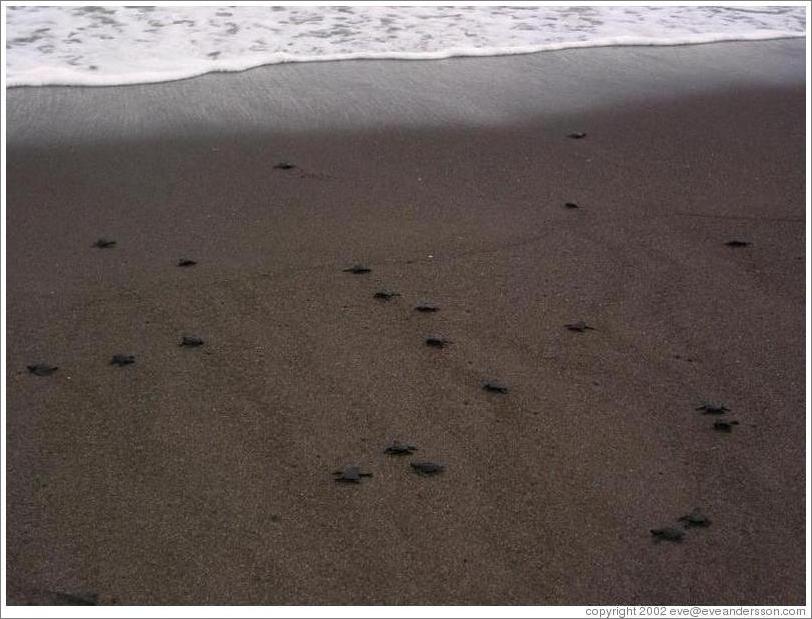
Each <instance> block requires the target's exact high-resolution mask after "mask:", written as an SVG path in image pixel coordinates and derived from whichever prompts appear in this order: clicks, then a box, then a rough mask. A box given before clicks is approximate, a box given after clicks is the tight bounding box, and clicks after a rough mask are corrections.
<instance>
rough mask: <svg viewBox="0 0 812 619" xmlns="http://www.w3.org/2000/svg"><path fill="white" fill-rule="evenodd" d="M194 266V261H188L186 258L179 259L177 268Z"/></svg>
mask: <svg viewBox="0 0 812 619" xmlns="http://www.w3.org/2000/svg"><path fill="white" fill-rule="evenodd" d="M196 264H197V262H195V261H194V260H189V259H188V258H181V259H180V260H178V266H179V267H193V266H194V265H196Z"/></svg>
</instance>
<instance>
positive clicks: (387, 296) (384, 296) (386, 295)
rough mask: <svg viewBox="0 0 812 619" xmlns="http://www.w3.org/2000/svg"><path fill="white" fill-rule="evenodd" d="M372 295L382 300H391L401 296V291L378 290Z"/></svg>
mask: <svg viewBox="0 0 812 619" xmlns="http://www.w3.org/2000/svg"><path fill="white" fill-rule="evenodd" d="M372 296H373V297H375V298H376V299H379V300H381V301H390V300H391V299H393V298H395V297H399V296H400V293H399V292H392V291H391V290H379V291H378V292H376V293H375V294H374V295H372Z"/></svg>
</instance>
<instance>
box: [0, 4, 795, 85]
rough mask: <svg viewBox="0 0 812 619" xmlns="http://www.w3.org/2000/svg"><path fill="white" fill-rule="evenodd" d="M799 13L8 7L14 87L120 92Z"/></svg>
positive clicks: (771, 32) (772, 29) (689, 36)
mask: <svg viewBox="0 0 812 619" xmlns="http://www.w3.org/2000/svg"><path fill="white" fill-rule="evenodd" d="M805 29H806V13H805V9H804V8H803V7H799V6H790V7H787V6H771V7H751V8H747V7H730V6H728V7H712V6H691V7H675V6H663V7H655V6H628V7H624V6H611V7H606V6H604V7H575V6H573V7H552V6H501V7H499V6H451V7H434V6H422V7H418V6H406V7H376V6H348V7H315V6H308V7H293V6H284V7H282V6H273V7H271V6H264V7H257V6H236V7H234V6H232V7H225V6H220V7H218V6H209V7H182V6H180V7H169V6H159V7H115V6H95V7H45V6H31V7H24V6H17V7H8V9H7V29H6V33H7V36H6V38H7V43H6V52H7V53H6V63H7V64H6V67H7V85H8V86H43V85H72V86H112V85H121V84H138V83H150V82H164V81H172V80H178V79H185V78H190V77H194V76H197V75H202V74H205V73H210V72H214V71H244V70H246V69H250V68H253V67H257V66H260V65H267V64H278V63H284V62H309V61H327V60H347V59H362V58H366V59H401V60H431V59H440V58H448V57H452V56H493V55H503V54H527V53H532V52H541V51H547V50H558V49H566V48H575V47H599V46H612V45H680V44H692V43H709V42H715V41H732V40H758V39H774V38H786V37H802V36H804V35H805Z"/></svg>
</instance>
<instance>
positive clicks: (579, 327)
mask: <svg viewBox="0 0 812 619" xmlns="http://www.w3.org/2000/svg"><path fill="white" fill-rule="evenodd" d="M564 326H565V327H566V328H567V329H569V330H570V331H576V332H578V333H583V332H584V331H594V330H595V327H590V326H589V325H588V324H586V323H585V322H584V321H583V320H579V321H578V322H572V323H570V324H568V325H564Z"/></svg>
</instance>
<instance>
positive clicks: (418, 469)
mask: <svg viewBox="0 0 812 619" xmlns="http://www.w3.org/2000/svg"><path fill="white" fill-rule="evenodd" d="M411 466H412V469H414V472H415V473H417V474H418V475H438V474H440V473H442V472H443V471H445V464H440V463H439V462H412V463H411Z"/></svg>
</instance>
